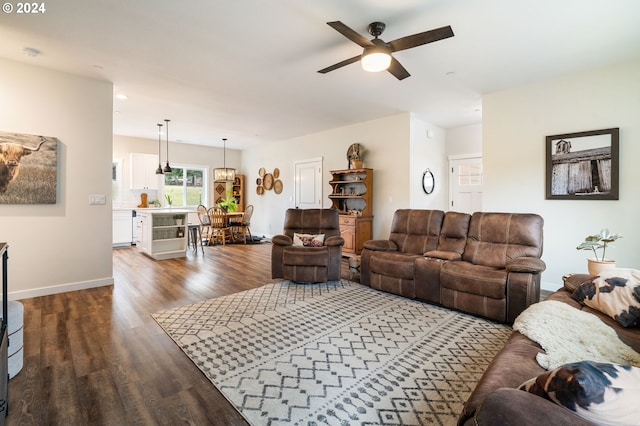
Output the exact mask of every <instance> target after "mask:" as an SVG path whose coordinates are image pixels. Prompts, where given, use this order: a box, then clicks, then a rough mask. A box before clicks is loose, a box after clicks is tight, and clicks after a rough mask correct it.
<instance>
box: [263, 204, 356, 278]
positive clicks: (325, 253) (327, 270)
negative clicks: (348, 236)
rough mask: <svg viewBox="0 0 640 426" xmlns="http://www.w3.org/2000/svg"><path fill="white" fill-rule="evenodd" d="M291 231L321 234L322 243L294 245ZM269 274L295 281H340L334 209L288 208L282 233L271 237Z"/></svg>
mask: <svg viewBox="0 0 640 426" xmlns="http://www.w3.org/2000/svg"><path fill="white" fill-rule="evenodd" d="M294 234H312V235H318V234H324V242H323V244H322V246H318V247H305V246H294V245H293V239H294ZM271 241H272V243H273V246H272V249H271V277H272V278H283V279H285V280H290V281H296V282H326V281H338V280H340V262H341V260H342V246H343V245H344V239H343V238H342V237H341V236H340V223H339V213H338V211H337V210H335V209H288V210H287V212H286V216H285V220H284V232H283V234H282V235H276V236H274V237H273V238H272V239H271Z"/></svg>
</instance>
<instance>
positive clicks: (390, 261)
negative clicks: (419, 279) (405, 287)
mask: <svg viewBox="0 0 640 426" xmlns="http://www.w3.org/2000/svg"><path fill="white" fill-rule="evenodd" d="M419 257H421V256H418V255H411V254H405V253H397V252H380V253H375V254H374V255H373V256H371V260H370V262H369V268H370V270H371V272H372V273H374V274H380V275H386V276H392V277H396V278H400V279H404V280H413V278H414V271H415V260H416V259H417V258H419Z"/></svg>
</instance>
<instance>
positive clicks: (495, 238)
mask: <svg viewBox="0 0 640 426" xmlns="http://www.w3.org/2000/svg"><path fill="white" fill-rule="evenodd" d="M542 227H543V220H542V217H540V216H538V215H536V214H530V213H483V212H476V213H474V214H473V216H472V217H471V223H470V224H469V234H468V236H467V245H466V246H465V249H464V253H463V254H462V260H465V261H467V262H471V263H474V264H476V265H484V266H491V267H494V268H504V267H505V264H506V263H507V260H509V259H515V258H518V257H524V256H529V257H540V256H542Z"/></svg>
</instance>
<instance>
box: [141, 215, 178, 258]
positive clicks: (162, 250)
mask: <svg viewBox="0 0 640 426" xmlns="http://www.w3.org/2000/svg"><path fill="white" fill-rule="evenodd" d="M136 214H137V216H136V226H137V228H138V229H137V237H136V238H137V242H136V245H137V247H138V248H139V249H140V250H141V251H142V252H143V253H144V254H146V255H147V256H149V257H151V258H153V259H156V260H162V259H172V258H176V257H185V256H186V255H187V219H188V214H189V212H188V211H187V210H178V209H158V210H155V209H153V210H145V209H139V210H136Z"/></svg>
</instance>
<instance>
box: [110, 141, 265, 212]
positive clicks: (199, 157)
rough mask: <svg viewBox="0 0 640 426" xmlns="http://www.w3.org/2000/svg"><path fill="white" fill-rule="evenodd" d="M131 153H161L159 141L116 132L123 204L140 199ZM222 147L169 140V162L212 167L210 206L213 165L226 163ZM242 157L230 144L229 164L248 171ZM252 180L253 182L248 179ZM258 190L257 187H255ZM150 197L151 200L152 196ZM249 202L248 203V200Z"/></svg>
mask: <svg viewBox="0 0 640 426" xmlns="http://www.w3.org/2000/svg"><path fill="white" fill-rule="evenodd" d="M161 151H162V164H163V166H164V164H165V162H166V161H167V158H166V141H163V142H162V149H161ZM131 153H143V154H155V155H158V141H157V140H151V139H144V138H134V137H130V136H121V135H114V136H113V158H114V159H121V160H122V162H123V163H122V175H123V182H122V188H123V192H124V194H125V197H123V205H122V207H127V208H129V207H135V206H137V205H138V203H139V202H140V197H139V193H140V191H139V190H138V191H136V190H130V189H129V186H130V182H131V163H130V156H129V154H131ZM223 154H224V153H223V149H222V148H217V147H208V146H203V145H192V144H185V143H177V142H169V164H170V165H174V164H181V165H185V166H197V167H207V168H208V169H209V176H208V179H207V182H208V183H209V185H208V187H207V190H208V197H209V203H208V204H209V206H212V205H213V200H214V196H213V169H215V168H217V167H222V165H223ZM241 158H242V151H240V150H237V149H229V148H227V153H226V165H227V167H234V168H235V169H236V173H239V174H245V173H244V172H243V169H242V168H241V167H240V165H241ZM249 183H250V182H249ZM247 187H248V188H247V189H246V191H250V190H252V186H251V185H247ZM254 192H255V191H254ZM157 196H158V198H159V199H160V201H161V202H163V201H164V198H163V194H162V193H158V194H157ZM149 201H151V200H149ZM245 205H246V203H245Z"/></svg>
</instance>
